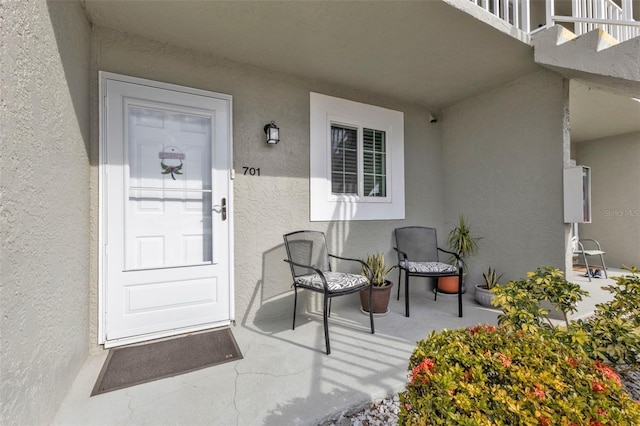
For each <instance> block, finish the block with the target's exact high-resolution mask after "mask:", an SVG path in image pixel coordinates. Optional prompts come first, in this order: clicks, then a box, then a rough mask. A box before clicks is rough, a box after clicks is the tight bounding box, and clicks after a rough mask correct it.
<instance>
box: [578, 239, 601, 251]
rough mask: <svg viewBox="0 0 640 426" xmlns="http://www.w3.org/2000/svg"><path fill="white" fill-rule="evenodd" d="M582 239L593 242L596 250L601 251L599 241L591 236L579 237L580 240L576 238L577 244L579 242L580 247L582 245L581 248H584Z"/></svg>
mask: <svg viewBox="0 0 640 426" xmlns="http://www.w3.org/2000/svg"><path fill="white" fill-rule="evenodd" d="M583 241H591V242H592V243H595V244H596V247H598V250H600V251H602V248H600V243H599V242H598V241H596V240H593V239H591V238H580V240H578V244H580V247H582V249H583V250H584V245H583V244H582V242H583Z"/></svg>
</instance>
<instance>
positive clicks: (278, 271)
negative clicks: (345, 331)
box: [91, 27, 445, 343]
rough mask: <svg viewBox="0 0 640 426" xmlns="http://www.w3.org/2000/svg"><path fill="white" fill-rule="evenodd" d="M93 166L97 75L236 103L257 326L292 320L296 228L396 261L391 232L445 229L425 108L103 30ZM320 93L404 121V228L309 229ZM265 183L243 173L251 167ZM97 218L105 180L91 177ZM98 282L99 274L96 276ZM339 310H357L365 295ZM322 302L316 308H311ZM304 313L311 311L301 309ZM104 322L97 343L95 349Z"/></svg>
mask: <svg viewBox="0 0 640 426" xmlns="http://www.w3.org/2000/svg"><path fill="white" fill-rule="evenodd" d="M92 34H93V35H92V58H93V59H92V72H91V92H92V101H91V114H92V117H93V118H94V120H93V124H92V137H91V160H92V161H91V162H92V164H97V163H98V138H97V135H98V128H97V108H98V101H97V90H98V87H97V85H98V70H103V71H110V72H116V73H121V74H126V75H132V76H136V77H142V78H147V79H151V80H157V81H164V82H169V83H173V84H179V85H183V86H189V87H195V88H199V89H205V90H211V91H214V92H219V93H226V94H230V95H232V96H233V138H234V141H233V151H234V167H235V169H236V179H235V181H234V203H233V204H232V206H231V208H232V214H233V218H234V225H235V234H234V236H233V237H234V240H235V253H234V256H235V309H236V321H237V322H238V323H243V324H247V323H248V324H253V323H254V322H259V321H260V320H263V319H266V318H272V317H276V316H282V315H285V316H290V315H291V309H292V306H293V300H292V299H293V295H292V291H291V288H290V285H291V277H290V273H289V271H288V269H287V265H286V264H285V263H284V262H283V261H282V259H284V258H285V257H286V255H285V252H284V248H283V245H282V235H283V234H285V233H287V232H290V231H293V230H297V229H319V230H322V231H326V233H327V238H328V240H329V243H330V244H331V245H332V246H333V248H334V250H335V251H337V252H338V253H343V254H347V255H351V256H354V257H362V256H365V255H366V253H368V252H372V251H376V250H381V251H383V252H385V253H386V254H387V256H388V260H390V261H392V260H393V259H394V258H393V257H392V253H391V251H392V249H391V246H392V240H391V233H392V230H393V228H394V227H397V226H399V225H403V224H422V225H430V226H435V227H441V226H442V225H443V223H444V222H445V221H444V209H443V202H442V200H443V196H444V195H443V189H442V177H441V172H440V162H439V158H440V155H441V147H440V142H439V141H440V136H439V125H437V124H431V123H429V113H428V111H427V110H425V109H424V108H421V107H417V106H412V105H409V104H405V103H402V102H398V101H396V100H393V99H388V98H381V97H377V96H375V95H372V94H368V93H362V92H357V91H354V90H351V89H348V88H344V87H339V86H335V85H331V84H327V83H323V82H319V81H314V80H306V79H301V78H295V77H291V76H288V75H284V74H280V73H276V72H272V71H269V70H266V69H262V68H257V67H253V66H248V65H243V64H239V63H235V62H231V61H227V60H223V59H220V58H217V57H214V56H211V55H206V54H203V53H200V52H196V51H190V50H186V49H182V48H178V47H174V46H170V45H166V44H163V43H158V42H154V41H150V40H147V39H143V38H140V37H134V36H130V35H126V34H123V33H119V32H116V31H113V30H110V29H106V28H99V27H95V28H94V29H93V32H92ZM311 91H314V92H319V93H323V94H327V95H330V96H337V97H342V98H346V99H350V100H354V101H357V102H364V103H369V104H373V105H378V106H382V107H385V108H390V109H395V110H398V111H402V112H404V114H405V153H410V154H409V155H407V154H405V161H406V164H405V173H406V178H405V182H406V183H405V187H406V199H407V204H406V211H407V217H406V220H404V221H402V220H397V221H358V222H348V223H347V222H338V223H335V222H333V223H329V222H314V223H311V222H310V221H309V92H311ZM271 120H274V121H275V122H276V123H277V124H278V126H279V127H280V135H281V142H280V143H279V144H278V145H275V146H268V145H267V144H265V142H264V132H263V129H262V128H263V126H264V125H265V124H266V123H268V122H269V121H271ZM245 166H246V167H254V168H260V176H248V175H247V176H245V175H243V173H242V171H243V167H245ZM91 188H92V195H91V200H92V205H93V207H94V210H95V211H97V209H96V206H97V203H98V175H97V169H96V168H94V169H93V171H92V176H91ZM97 246H98V245H97V227H92V242H91V248H92V256H91V257H92V262H94V265H93V266H92V268H93V270H94V271H97V264H95V262H96V259H97ZM91 275H92V277H96V276H97V273H92V274H91ZM91 287H92V297H91V301H92V302H91V309H92V314H91V318H92V321H95V318H97V309H98V305H97V301H98V298H97V289H98V284H97V282H93V283H92V286H91ZM341 299H348V300H345V301H338V300H336V302H338V303H353V304H358V303H359V301H358V296H357V295H353V297H352V298H341ZM309 302H310V303H314V301H313V300H310V301H309ZM301 305H304V303H302V304H301ZM96 330H97V324H93V325H92V336H91V341H92V343H93V342H96V341H97V334H96Z"/></svg>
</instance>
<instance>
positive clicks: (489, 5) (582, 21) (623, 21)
mask: <svg viewBox="0 0 640 426" xmlns="http://www.w3.org/2000/svg"><path fill="white" fill-rule="evenodd" d="M471 2H473V3H475V4H476V5H478V6H479V7H481V8H483V9H484V10H486V11H488V12H489V13H492V14H493V15H495V16H497V17H499V18H501V19H503V20H504V21H507V22H509V23H510V24H511V25H513V26H515V27H516V28H518V29H520V30H522V31H524V32H526V33H532V32H535V31H538V30H540V29H544V28H548V27H551V26H553V25H556V24H560V25H563V26H566V27H567V28H568V29H569V30H572V31H573V32H574V33H576V35H581V34H584V33H586V32H588V31H591V30H594V29H596V28H601V29H602V30H603V31H605V32H607V33H608V34H609V35H611V36H613V37H614V38H615V39H617V40H618V41H620V42H622V41H626V40H629V39H631V38H634V37H638V36H640V22H639V21H635V20H634V19H633V5H632V0H572V2H571V11H568V10H561V9H560V8H559V9H558V11H557V12H558V13H556V3H555V1H554V0H545V2H544V3H542V2H539V1H531V0H471ZM559 5H560V6H565V5H568V2H562V3H559ZM542 8H544V10H541V9H542ZM541 20H544V24H542V23H540V21H541ZM532 28H533V29H532Z"/></svg>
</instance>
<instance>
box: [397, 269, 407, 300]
mask: <svg viewBox="0 0 640 426" xmlns="http://www.w3.org/2000/svg"><path fill="white" fill-rule="evenodd" d="M405 274H406V272H405ZM401 279H402V269H400V268H398V297H397V298H396V300H400V287H402V286H401V285H400V283H401V281H400V280H401Z"/></svg>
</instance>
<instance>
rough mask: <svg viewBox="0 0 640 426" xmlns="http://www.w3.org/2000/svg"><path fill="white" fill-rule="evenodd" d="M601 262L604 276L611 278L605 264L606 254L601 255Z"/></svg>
mask: <svg viewBox="0 0 640 426" xmlns="http://www.w3.org/2000/svg"><path fill="white" fill-rule="evenodd" d="M600 262H601V263H602V270H603V271H604V277H605V278H609V276H608V275H607V267H606V266H605V264H604V256H603V255H600Z"/></svg>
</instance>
